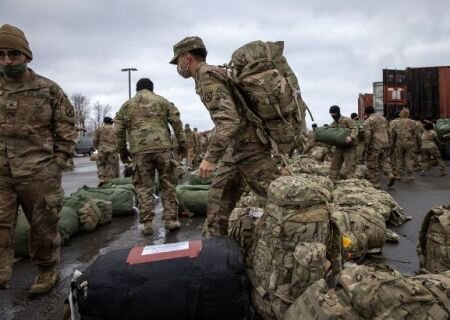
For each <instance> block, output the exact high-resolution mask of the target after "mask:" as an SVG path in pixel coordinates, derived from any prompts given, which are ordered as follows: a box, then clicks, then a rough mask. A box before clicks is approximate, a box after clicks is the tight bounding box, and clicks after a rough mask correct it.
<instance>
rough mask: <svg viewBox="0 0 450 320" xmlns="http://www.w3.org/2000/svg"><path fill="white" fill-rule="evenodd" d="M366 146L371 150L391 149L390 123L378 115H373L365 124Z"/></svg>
mask: <svg viewBox="0 0 450 320" xmlns="http://www.w3.org/2000/svg"><path fill="white" fill-rule="evenodd" d="M363 132H364V145H365V146H366V147H367V148H369V149H382V148H387V147H389V135H388V122H387V120H386V119H385V118H384V117H383V116H381V115H379V114H376V113H372V114H371V115H370V116H369V117H368V118H367V119H366V120H365V121H364V124H363Z"/></svg>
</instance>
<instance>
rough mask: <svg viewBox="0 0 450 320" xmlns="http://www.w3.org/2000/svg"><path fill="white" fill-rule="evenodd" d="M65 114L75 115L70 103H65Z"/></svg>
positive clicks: (71, 116)
mask: <svg viewBox="0 0 450 320" xmlns="http://www.w3.org/2000/svg"><path fill="white" fill-rule="evenodd" d="M66 115H67V116H68V117H70V118H73V117H74V116H75V111H74V110H73V106H72V105H71V104H68V105H66Z"/></svg>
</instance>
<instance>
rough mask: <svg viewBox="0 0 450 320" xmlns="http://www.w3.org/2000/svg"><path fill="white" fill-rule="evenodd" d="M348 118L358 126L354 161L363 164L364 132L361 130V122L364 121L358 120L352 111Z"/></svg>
mask: <svg viewBox="0 0 450 320" xmlns="http://www.w3.org/2000/svg"><path fill="white" fill-rule="evenodd" d="M350 119H352V120H353V121H355V123H356V127H358V138H357V140H358V141H357V145H356V163H357V164H364V152H365V150H364V132H363V123H364V121H361V120H359V117H358V114H357V113H356V112H353V113H352V114H351V115H350Z"/></svg>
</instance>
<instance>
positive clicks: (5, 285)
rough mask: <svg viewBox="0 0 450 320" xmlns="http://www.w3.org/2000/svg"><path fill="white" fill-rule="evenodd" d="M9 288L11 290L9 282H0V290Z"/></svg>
mask: <svg viewBox="0 0 450 320" xmlns="http://www.w3.org/2000/svg"><path fill="white" fill-rule="evenodd" d="M8 288H9V285H8V280H0V290H2V289H8Z"/></svg>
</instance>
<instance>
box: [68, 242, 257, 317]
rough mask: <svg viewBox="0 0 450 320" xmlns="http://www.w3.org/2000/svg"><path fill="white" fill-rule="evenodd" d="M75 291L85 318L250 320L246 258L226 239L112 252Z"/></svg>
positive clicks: (96, 263)
mask: <svg viewBox="0 0 450 320" xmlns="http://www.w3.org/2000/svg"><path fill="white" fill-rule="evenodd" d="M72 288H73V290H74V292H75V295H76V300H77V303H78V312H79V313H80V315H81V316H82V319H108V320H114V319H121V320H122V319H129V320H137V319H146V320H148V319H152V320H183V319H186V320H188V319H189V320H194V319H195V320H212V319H215V320H216V319H217V320H220V319H224V320H231V319H233V320H240V319H242V320H244V319H250V318H251V311H250V302H249V298H248V283H247V276H246V271H245V263H244V257H243V255H242V252H241V249H240V248H239V246H238V245H237V244H236V243H235V242H234V241H233V240H231V239H228V238H225V237H217V238H212V239H203V240H194V241H187V242H180V243H172V244H165V245H154V246H136V247H134V248H132V249H121V250H116V251H112V252H110V253H107V254H105V255H102V256H99V257H98V258H97V259H96V260H95V261H94V262H93V263H92V265H90V266H89V267H88V269H87V270H86V272H84V273H83V274H82V275H81V276H80V277H79V278H78V279H76V280H75V282H74V283H73V285H72Z"/></svg>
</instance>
